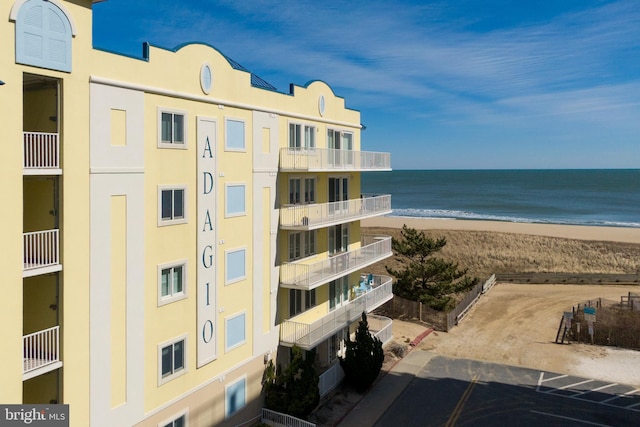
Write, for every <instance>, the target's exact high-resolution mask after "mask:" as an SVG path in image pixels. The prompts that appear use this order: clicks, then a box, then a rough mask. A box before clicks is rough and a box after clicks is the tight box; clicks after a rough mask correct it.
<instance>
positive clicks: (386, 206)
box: [280, 194, 391, 230]
mask: <svg viewBox="0 0 640 427" xmlns="http://www.w3.org/2000/svg"><path fill="white" fill-rule="evenodd" d="M388 213H391V195H389V194H385V195H380V196H364V197H362V198H360V199H350V200H345V201H342V202H330V203H319V204H311V205H294V206H286V207H283V208H281V209H280V227H281V228H285V229H286V228H292V229H305V230H311V229H313V228H318V227H325V226H327V225H329V224H339V223H343V222H347V221H355V220H357V219H362V218H367V217H371V216H377V215H385V214H388Z"/></svg>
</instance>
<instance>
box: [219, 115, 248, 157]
mask: <svg viewBox="0 0 640 427" xmlns="http://www.w3.org/2000/svg"><path fill="white" fill-rule="evenodd" d="M229 122H237V123H242V147H233V146H230V145H229ZM224 151H233V152H238V153H246V152H247V122H246V121H245V120H244V119H240V118H235V117H225V118H224Z"/></svg>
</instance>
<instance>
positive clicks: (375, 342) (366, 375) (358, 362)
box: [340, 312, 384, 392]
mask: <svg viewBox="0 0 640 427" xmlns="http://www.w3.org/2000/svg"><path fill="white" fill-rule="evenodd" d="M344 342H345V345H346V347H347V348H346V351H345V355H344V358H342V357H341V358H340V366H342V369H343V370H344V376H345V382H346V383H347V384H349V385H351V386H353V387H354V388H355V389H356V390H358V391H359V392H362V391H364V390H366V389H367V388H369V386H371V384H373V382H374V381H375V379H376V378H377V377H378V374H379V373H380V369H382V362H384V351H383V350H382V342H381V341H380V340H379V339H378V338H377V337H374V336H372V335H371V333H370V332H369V323H368V322H367V314H366V313H365V312H362V320H361V321H360V323H359V324H358V329H357V330H356V338H355V341H351V337H347V339H345V340H344Z"/></svg>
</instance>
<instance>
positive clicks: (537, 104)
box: [94, 0, 640, 169]
mask: <svg viewBox="0 0 640 427" xmlns="http://www.w3.org/2000/svg"><path fill="white" fill-rule="evenodd" d="M639 23H640V1H638V0H620V1H603V0H528V1H513V0H484V1H481V0H456V1H454V0H449V1H446V0H445V1H433V2H430V1H404V0H394V1H377V0H366V1H360V0H355V1H331V0H325V1H322V2H320V1H314V0H296V1H289V0H280V1H268V0H260V1H240V0H231V1H215V0H181V1H179V2H178V1H175V0H154V1H146V0H145V1H143V0H108V1H106V2H103V3H98V4H95V5H94V46H95V47H100V48H105V49H109V50H114V51H117V52H121V53H126V54H131V55H139V54H140V52H141V50H142V46H141V45H142V43H143V42H145V41H148V42H150V43H151V44H154V45H157V46H162V47H167V48H173V47H175V46H177V45H179V44H182V43H185V42H205V43H209V44H211V45H213V46H215V47H216V48H217V49H219V50H220V51H221V52H223V53H224V54H226V55H227V56H229V57H231V58H233V59H234V60H236V61H237V62H239V63H240V64H242V65H243V66H245V67H246V68H248V69H250V70H251V71H253V72H254V73H255V74H257V75H259V76H260V77H262V78H264V79H265V80H267V81H268V82H269V83H271V84H273V85H274V86H276V87H277V88H278V90H280V91H283V92H286V91H288V88H289V84H290V83H295V84H298V85H303V84H305V83H307V82H308V81H309V80H323V81H325V82H327V83H328V84H329V85H330V86H331V87H332V88H333V89H334V91H335V93H336V94H338V95H339V96H342V97H344V98H346V104H347V107H349V108H353V109H356V110H359V111H360V112H361V119H362V123H363V124H364V125H365V126H366V130H365V131H364V132H363V133H362V144H363V145H362V149H363V150H365V151H385V152H391V161H392V166H393V167H394V169H519V168H640V24H639Z"/></svg>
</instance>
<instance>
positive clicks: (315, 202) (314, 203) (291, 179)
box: [285, 175, 319, 206]
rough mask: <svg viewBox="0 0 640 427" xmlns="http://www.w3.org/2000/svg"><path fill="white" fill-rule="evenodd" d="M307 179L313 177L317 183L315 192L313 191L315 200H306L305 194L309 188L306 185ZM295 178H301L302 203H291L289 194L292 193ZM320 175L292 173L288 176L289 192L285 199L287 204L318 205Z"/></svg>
mask: <svg viewBox="0 0 640 427" xmlns="http://www.w3.org/2000/svg"><path fill="white" fill-rule="evenodd" d="M307 179H313V182H314V183H315V185H314V187H315V188H314V192H313V195H314V197H313V201H311V202H309V203H307V202H306V201H305V200H304V194H305V192H306V190H307V187H306V182H305V180H307ZM293 180H300V203H290V199H289V196H290V195H291V181H293ZM318 182H319V181H318V176H317V175H291V176H289V177H288V178H287V194H286V200H285V202H286V203H285V205H286V206H300V205H309V206H310V205H317V204H318Z"/></svg>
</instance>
